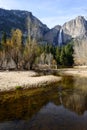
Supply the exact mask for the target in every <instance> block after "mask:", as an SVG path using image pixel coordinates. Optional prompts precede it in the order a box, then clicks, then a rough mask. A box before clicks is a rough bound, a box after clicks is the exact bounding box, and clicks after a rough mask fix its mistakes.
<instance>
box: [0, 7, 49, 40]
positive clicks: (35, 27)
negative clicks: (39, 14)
mask: <svg viewBox="0 0 87 130" xmlns="http://www.w3.org/2000/svg"><path fill="white" fill-rule="evenodd" d="M27 18H29V20H30V21H31V36H32V37H34V38H37V39H43V36H44V34H45V33H46V32H48V31H49V28H48V27H47V26H46V25H44V24H43V23H42V22H41V21H40V20H38V19H37V18H36V17H35V16H33V15H32V13H31V12H28V11H20V10H5V9H0V36H1V34H2V32H3V31H4V32H6V33H7V34H8V35H9V34H10V32H11V30H12V29H16V28H19V29H21V30H22V32H23V34H24V35H25V36H26V35H27Z"/></svg>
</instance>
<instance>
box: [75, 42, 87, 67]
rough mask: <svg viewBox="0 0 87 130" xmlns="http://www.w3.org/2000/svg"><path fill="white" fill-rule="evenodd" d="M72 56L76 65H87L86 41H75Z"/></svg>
mask: <svg viewBox="0 0 87 130" xmlns="http://www.w3.org/2000/svg"><path fill="white" fill-rule="evenodd" d="M73 56H74V63H75V64H76V65H87V39H84V40H75V42H74V54H73Z"/></svg>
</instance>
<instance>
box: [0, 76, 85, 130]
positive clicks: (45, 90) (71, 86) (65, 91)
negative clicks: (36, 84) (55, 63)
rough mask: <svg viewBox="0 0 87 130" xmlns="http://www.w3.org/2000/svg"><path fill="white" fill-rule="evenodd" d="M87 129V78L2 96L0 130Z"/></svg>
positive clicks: (72, 78) (67, 77)
mask: <svg viewBox="0 0 87 130" xmlns="http://www.w3.org/2000/svg"><path fill="white" fill-rule="evenodd" d="M77 129H78V130H87V79H86V78H76V77H70V76H64V77H63V79H62V82H61V83H58V84H52V85H50V86H47V87H42V88H37V89H31V90H17V91H15V92H9V93H8V92H5V93H1V94H0V130H77Z"/></svg>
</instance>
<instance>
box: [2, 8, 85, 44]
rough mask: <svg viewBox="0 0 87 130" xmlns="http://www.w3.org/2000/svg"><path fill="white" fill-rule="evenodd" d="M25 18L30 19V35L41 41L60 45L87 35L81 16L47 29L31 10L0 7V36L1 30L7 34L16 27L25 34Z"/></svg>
mask: <svg viewBox="0 0 87 130" xmlns="http://www.w3.org/2000/svg"><path fill="white" fill-rule="evenodd" d="M27 18H29V21H30V23H29V24H30V31H31V36H32V37H33V38H36V39H38V40H39V41H43V43H46V42H48V43H52V44H53V45H59V46H61V45H62V44H65V43H67V42H68V41H69V40H71V39H72V38H80V39H82V38H84V37H86V36H87V21H86V20H85V18H84V17H82V16H78V17H77V18H76V19H73V20H71V21H69V22H66V23H65V24H64V25H63V26H59V25H57V26H55V27H54V28H52V29H49V28H48V27H47V26H46V25H44V24H43V23H42V22H41V21H40V20H39V19H37V18H36V17H35V16H33V15H32V13H31V12H28V11H20V10H5V9H0V37H1V35H2V32H3V31H4V32H6V33H7V35H8V36H9V35H10V32H11V30H12V29H16V28H19V29H21V30H22V32H23V35H24V36H27V33H28V29H27ZM44 41H45V42H44Z"/></svg>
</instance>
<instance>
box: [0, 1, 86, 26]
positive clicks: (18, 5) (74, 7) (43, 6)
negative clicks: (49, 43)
mask: <svg viewBox="0 0 87 130" xmlns="http://www.w3.org/2000/svg"><path fill="white" fill-rule="evenodd" d="M0 8H5V9H20V10H27V11H30V12H32V13H33V15H34V16H36V17H37V18H39V19H40V20H41V21H42V22H43V23H44V24H46V25H47V26H48V27H49V28H52V27H54V26H55V25H58V24H59V25H63V24H64V22H66V21H69V20H71V19H73V18H75V17H77V16H78V15H83V16H85V17H86V16H87V0H0Z"/></svg>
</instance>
